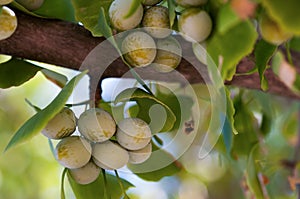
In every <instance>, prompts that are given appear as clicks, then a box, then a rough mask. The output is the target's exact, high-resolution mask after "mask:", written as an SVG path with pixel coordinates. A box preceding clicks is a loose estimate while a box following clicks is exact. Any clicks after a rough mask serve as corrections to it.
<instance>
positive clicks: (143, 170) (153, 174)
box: [128, 143, 182, 181]
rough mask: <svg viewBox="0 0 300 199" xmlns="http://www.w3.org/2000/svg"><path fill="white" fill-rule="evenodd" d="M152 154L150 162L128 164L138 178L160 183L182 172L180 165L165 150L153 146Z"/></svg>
mask: <svg viewBox="0 0 300 199" xmlns="http://www.w3.org/2000/svg"><path fill="white" fill-rule="evenodd" d="M152 151H153V152H152V153H151V156H150V158H149V159H148V160H146V161H145V162H143V163H141V164H128V168H129V169H130V170H131V171H132V172H133V173H135V174H136V175H137V176H139V177H140V178H142V179H144V180H148V181H159V180H160V179H162V178H163V177H166V176H172V175H174V174H176V173H178V172H179V171H181V169H182V168H181V167H182V166H181V165H180V163H179V162H178V161H177V160H175V158H174V157H173V156H172V155H171V154H170V153H168V152H167V151H165V150H163V149H159V148H158V147H157V146H156V145H155V144H154V143H153V144H152Z"/></svg>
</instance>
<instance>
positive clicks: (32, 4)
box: [16, 0, 44, 11]
mask: <svg viewBox="0 0 300 199" xmlns="http://www.w3.org/2000/svg"><path fill="white" fill-rule="evenodd" d="M16 1H17V2H18V3H19V4H21V5H22V6H23V7H24V8H26V9H27V10H30V11H33V10H37V9H39V8H40V7H41V6H42V5H43V3H44V0H16Z"/></svg>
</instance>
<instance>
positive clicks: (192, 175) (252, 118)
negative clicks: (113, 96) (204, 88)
mask: <svg viewBox="0 0 300 199" xmlns="http://www.w3.org/2000/svg"><path fill="white" fill-rule="evenodd" d="M58 70H61V72H62V69H58ZM63 73H64V74H66V75H67V76H68V77H71V76H74V74H75V72H74V71H70V70H63ZM113 81H114V80H109V81H105V83H104V84H103V88H104V92H103V94H104V95H106V94H107V93H108V92H109V89H105V88H106V87H107V88H108V87H109V85H110V84H113ZM87 82H88V81H86V82H85V83H83V85H82V86H83V87H85V86H86V83H87ZM194 86H196V87H197V86H199V85H194ZM59 90H60V89H59V88H58V87H57V86H56V85H54V84H53V83H51V82H49V81H48V80H46V79H45V78H44V76H43V75H41V74H39V73H38V74H37V75H36V76H35V77H34V78H33V79H31V80H30V81H28V82H27V83H25V84H24V85H22V86H20V87H16V88H10V89H5V90H0V133H1V139H0V150H1V151H3V150H4V148H5V146H6V145H7V143H8V141H9V139H10V138H11V137H12V135H13V134H14V132H15V131H16V130H17V129H18V128H19V127H20V126H21V125H22V124H23V123H24V122H25V121H26V120H27V119H28V118H30V116H32V115H33V114H34V110H33V109H32V108H31V107H30V106H29V105H28V104H27V103H26V102H25V98H26V99H28V100H29V101H30V102H32V103H33V104H35V105H37V106H39V107H41V108H42V107H44V106H46V105H47V104H48V103H49V102H50V101H51V100H52V99H53V98H54V97H55V96H56V94H57V93H58V92H59ZM81 90H83V91H84V90H87V89H81ZM200 90H201V89H200ZM230 90H231V98H232V99H233V100H234V106H235V108H236V114H235V127H236V128H237V130H238V131H239V134H238V135H233V138H232V143H231V144H232V147H231V151H230V152H228V151H226V149H225V146H224V137H220V139H219V142H218V144H217V145H216V147H215V149H214V150H213V151H212V152H211V153H210V155H209V156H207V157H206V158H205V159H199V158H198V152H199V147H200V144H201V142H199V141H200V140H201V137H202V136H203V134H204V133H205V130H206V129H207V127H208V123H209V122H210V111H209V110H210V108H209V103H207V102H206V99H203V98H201V99H198V100H199V102H200V105H201V107H200V108H201V118H202V120H203V121H201V127H200V128H199V131H198V135H197V139H195V141H194V143H193V144H192V145H191V147H190V148H189V149H188V150H187V151H186V152H185V153H184V155H183V156H182V157H181V158H180V160H179V161H180V162H181V163H182V165H183V166H184V168H185V169H184V170H182V171H181V172H180V173H179V174H177V175H175V176H172V177H165V178H163V179H162V180H160V181H159V182H146V181H143V180H141V179H140V178H138V177H137V176H135V175H133V174H130V173H127V172H120V175H121V177H123V178H125V179H127V180H128V181H129V182H131V183H133V184H134V185H135V186H136V187H134V188H131V189H129V191H128V193H129V196H130V198H133V199H138V198H141V199H153V198H160V199H169V198H170V199H191V198H193V199H206V198H207V199H208V198H210V199H221V198H222V199H223V198H224V197H225V196H226V198H230V199H241V198H251V196H252V195H251V192H250V190H249V187H248V185H247V183H246V180H245V179H246V178H245V175H246V174H245V171H247V164H249V159H248V158H247V157H248V154H249V152H250V150H251V147H252V146H253V143H257V142H258V143H259V146H260V147H259V150H258V151H259V152H258V153H257V155H255V164H256V165H258V167H259V173H258V176H261V180H260V182H262V183H264V186H263V187H264V188H265V189H266V190H264V191H266V192H267V193H268V196H269V197H270V198H276V199H288V198H296V191H295V190H293V183H291V182H293V180H291V179H293V178H294V177H295V172H297V169H296V168H297V165H295V162H294V159H295V153H296V151H295V149H296V148H297V147H296V145H297V140H298V137H297V132H298V131H299V127H298V126H299V124H298V121H299V118H298V110H299V104H298V103H297V102H294V101H291V100H289V99H284V98H280V97H276V96H272V95H269V94H265V93H262V92H259V91H251V90H240V89H237V88H230ZM80 95H82V96H81V97H80V96H77V97H78V99H76V100H77V101H78V100H84V97H86V93H84V92H83V93H81V94H80ZM73 100H74V98H73ZM76 111H77V114H78V113H80V111H82V110H81V109H80V108H78V109H77V110H75V113H76ZM161 138H162V139H164V140H168V139H171V137H170V136H169V135H162V136H161ZM252 142H253V143H252ZM176 144H177V145H178V147H180V146H179V145H180V143H176ZM298 150H299V149H298ZM247 160H248V161H247ZM62 170H63V168H62V167H61V166H60V165H59V164H58V163H57V162H56V161H55V159H54V157H53V155H52V153H51V150H50V148H49V145H48V140H47V139H46V138H45V137H44V136H41V135H39V136H36V137H34V138H33V139H32V140H31V141H29V142H26V143H25V144H23V145H21V146H18V147H16V148H14V149H12V150H10V151H8V152H6V153H1V156H0V198H1V199H2V198H3V199H47V198H49V199H50V198H59V195H60V175H61V173H62ZM250 174H251V172H250ZM248 175H249V171H248ZM296 177H297V176H296ZM248 179H249V178H248ZM250 179H251V178H250ZM289 179H290V180H289ZM66 184H67V182H66ZM250 184H251V183H250ZM66 188H67V198H74V196H73V194H72V192H71V191H70V187H69V186H68V185H67V186H66ZM95 198H97V197H96V196H95Z"/></svg>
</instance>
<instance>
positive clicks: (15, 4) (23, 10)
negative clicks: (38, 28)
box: [10, 1, 42, 17]
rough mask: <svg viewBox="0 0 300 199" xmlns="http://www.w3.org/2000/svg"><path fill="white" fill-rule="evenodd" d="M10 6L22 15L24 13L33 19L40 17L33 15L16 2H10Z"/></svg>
mask: <svg viewBox="0 0 300 199" xmlns="http://www.w3.org/2000/svg"><path fill="white" fill-rule="evenodd" d="M10 5H11V6H12V7H14V8H17V9H18V10H21V11H22V12H24V13H26V14H28V15H31V16H35V17H42V16H40V15H37V14H35V13H34V12H32V11H29V10H27V9H26V8H25V7H24V6H22V5H21V4H19V3H18V2H16V1H13V2H11V4H10Z"/></svg>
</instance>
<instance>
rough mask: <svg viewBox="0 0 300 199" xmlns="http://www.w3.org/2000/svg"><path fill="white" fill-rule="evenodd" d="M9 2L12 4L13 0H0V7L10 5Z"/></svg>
mask: <svg viewBox="0 0 300 199" xmlns="http://www.w3.org/2000/svg"><path fill="white" fill-rule="evenodd" d="M11 2H13V0H0V6H1V5H6V4H9V3H11Z"/></svg>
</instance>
